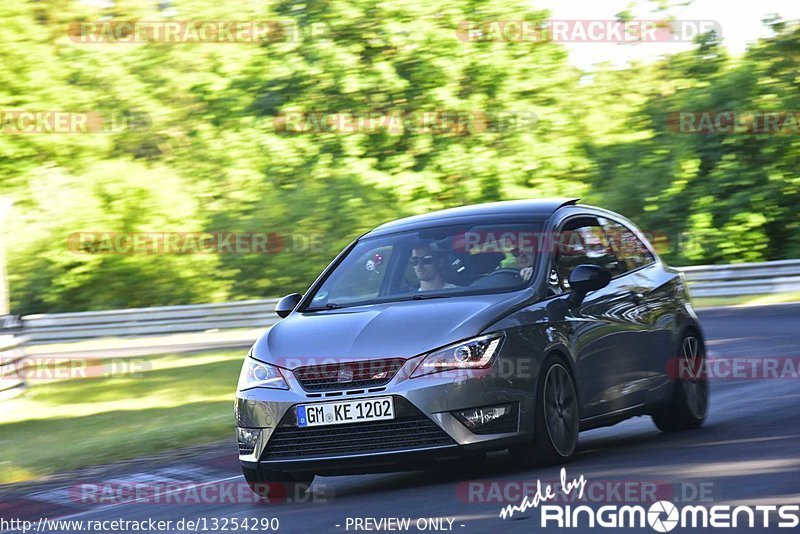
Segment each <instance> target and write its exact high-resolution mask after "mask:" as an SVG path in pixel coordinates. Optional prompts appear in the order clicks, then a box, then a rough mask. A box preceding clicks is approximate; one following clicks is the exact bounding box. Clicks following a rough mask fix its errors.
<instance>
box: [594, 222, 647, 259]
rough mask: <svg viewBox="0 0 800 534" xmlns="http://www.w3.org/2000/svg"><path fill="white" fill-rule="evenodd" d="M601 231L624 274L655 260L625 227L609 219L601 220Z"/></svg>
mask: <svg viewBox="0 0 800 534" xmlns="http://www.w3.org/2000/svg"><path fill="white" fill-rule="evenodd" d="M602 222H603V229H604V230H605V232H606V236H607V237H608V240H609V242H610V243H611V248H612V249H613V250H614V252H615V253H616V255H617V257H618V258H619V260H620V263H621V264H623V265H624V266H625V272H628V271H632V270H634V269H638V268H639V267H644V266H645V265H650V264H651V263H653V262H654V261H656V259H655V258H654V257H653V255H652V254H651V253H650V251H649V250H648V249H647V247H646V246H645V245H644V243H642V241H641V240H640V239H639V238H638V237H636V234H634V233H633V231H632V230H631V229H630V228H628V227H627V226H625V225H623V224H621V223H618V222H617V221H612V220H609V219H602Z"/></svg>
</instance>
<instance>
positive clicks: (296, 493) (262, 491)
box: [242, 467, 314, 502]
mask: <svg viewBox="0 0 800 534" xmlns="http://www.w3.org/2000/svg"><path fill="white" fill-rule="evenodd" d="M242 474H243V475H244V479H245V481H247V485H248V486H250V489H251V490H253V493H255V494H256V495H258V496H259V497H263V498H264V499H266V500H267V501H269V502H283V501H287V500H289V501H292V500H295V499H297V498H299V497H300V496H301V495H303V494H304V493H305V492H306V491H308V488H309V487H310V486H311V483H312V482H313V481H314V475H313V474H310V473H309V474H306V473H283V472H280V471H264V470H262V469H250V468H248V467H242Z"/></svg>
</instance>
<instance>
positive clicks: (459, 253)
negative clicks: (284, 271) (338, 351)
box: [306, 222, 542, 311]
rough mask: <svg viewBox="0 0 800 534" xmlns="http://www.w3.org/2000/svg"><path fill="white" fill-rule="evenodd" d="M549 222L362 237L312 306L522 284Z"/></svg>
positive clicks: (320, 289)
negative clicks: (545, 226) (544, 223)
mask: <svg viewBox="0 0 800 534" xmlns="http://www.w3.org/2000/svg"><path fill="white" fill-rule="evenodd" d="M541 227H542V223H541V222H525V223H518V224H508V223H505V224H491V223H487V224H483V225H459V226H442V227H435V228H425V229H422V230H416V231H409V232H399V233H396V234H390V235H386V236H380V237H373V238H365V239H362V240H361V241H359V242H358V243H357V244H356V245H355V247H353V249H352V250H351V251H350V252H349V253H348V254H347V256H345V257H344V258H343V259H342V261H341V262H340V263H339V264H338V265H337V266H336V268H335V269H334V270H333V271H332V272H331V273H330V274H329V275H328V276H327V278H326V279H325V280H324V282H323V283H322V284H321V285H320V286H319V287H318V288H317V290H316V291H315V292H314V293H313V295H312V300H311V304H309V305H308V307H307V308H306V311H314V310H320V309H332V308H338V307H342V306H353V305H358V304H367V303H374V302H382V301H390V300H410V299H424V298H434V297H436V298H442V297H450V296H454V295H464V294H468V293H486V292H503V291H513V290H516V289H521V288H523V287H525V286H526V285H527V284H528V282H529V281H530V280H531V279H532V278H533V275H534V267H535V266H534V256H535V254H534V251H535V250H537V241H536V240H537V239H538V238H539V236H540V231H541Z"/></svg>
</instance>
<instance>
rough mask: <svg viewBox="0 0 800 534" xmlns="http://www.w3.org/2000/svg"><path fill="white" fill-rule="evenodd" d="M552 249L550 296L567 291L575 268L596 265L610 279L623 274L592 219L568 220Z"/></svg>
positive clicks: (608, 244) (622, 269)
mask: <svg viewBox="0 0 800 534" xmlns="http://www.w3.org/2000/svg"><path fill="white" fill-rule="evenodd" d="M554 248H555V255H554V262H553V267H552V269H551V272H550V276H549V279H548V284H549V286H550V289H551V291H552V292H553V293H556V294H557V293H561V292H562V291H569V289H570V288H569V275H570V273H571V272H572V269H574V268H575V267H577V266H578V265H582V264H590V265H599V266H600V267H604V268H606V269H608V270H609V271H611V274H612V275H613V276H617V275H618V274H621V273H622V272H625V267H624V266H623V265H622V264H621V263H620V262H619V261H618V259H617V257H616V255H615V254H614V249H613V248H612V247H611V245H610V243H609V241H608V239H607V238H606V234H605V232H604V231H603V228H602V226H600V222H599V221H598V220H597V219H596V218H595V217H580V218H577V219H571V220H569V221H567V223H566V224H565V225H564V227H563V228H562V229H561V230H560V231H559V233H558V237H557V242H556V243H555V247H554Z"/></svg>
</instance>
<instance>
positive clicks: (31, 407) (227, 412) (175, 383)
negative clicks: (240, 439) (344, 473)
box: [0, 350, 243, 484]
mask: <svg viewBox="0 0 800 534" xmlns="http://www.w3.org/2000/svg"><path fill="white" fill-rule="evenodd" d="M242 358H243V353H242V351H241V350H227V351H221V352H214V353H204V354H195V355H189V356H177V355H162V356H152V357H147V358H137V359H136V361H137V367H136V369H137V371H140V372H137V374H136V375H134V376H122V377H121V376H117V377H97V378H76V379H70V380H59V381H52V382H34V383H33V384H31V385H30V389H29V390H28V391H27V392H26V393H25V394H24V395H22V396H21V397H18V398H16V399H12V400H9V401H5V402H3V403H2V404H0V408H2V410H0V451H2V453H0V484H6V483H11V482H19V481H23V480H30V479H34V478H39V477H41V476H44V475H48V474H52V473H57V472H60V471H65V470H69V469H76V468H80V467H86V466H90V465H99V464H103V463H106V462H111V461H115V460H122V459H126V458H135V457H140V456H146V455H149V454H153V453H156V452H162V451H166V450H171V449H175V448H179V447H186V446H189V445H198V444H203V443H210V442H213V441H218V440H220V439H225V438H230V439H231V440H232V439H233V435H234V421H233V395H234V392H235V388H236V380H237V378H238V373H239V368H240V366H241V362H242ZM232 446H233V445H232Z"/></svg>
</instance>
